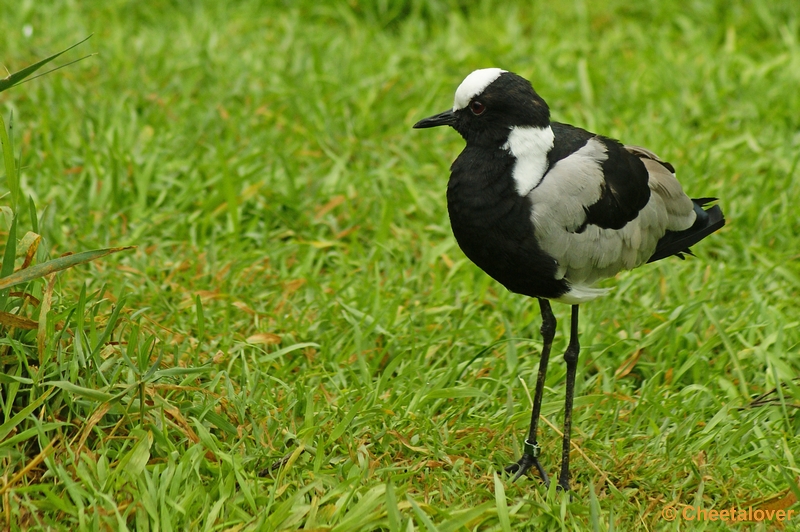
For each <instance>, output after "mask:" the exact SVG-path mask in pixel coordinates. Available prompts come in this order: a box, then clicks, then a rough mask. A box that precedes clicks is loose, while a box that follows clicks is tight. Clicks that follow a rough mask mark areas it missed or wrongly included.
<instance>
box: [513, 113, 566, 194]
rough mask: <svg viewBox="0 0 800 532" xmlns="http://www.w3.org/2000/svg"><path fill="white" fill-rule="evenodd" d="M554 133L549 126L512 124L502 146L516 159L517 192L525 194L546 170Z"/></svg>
mask: <svg viewBox="0 0 800 532" xmlns="http://www.w3.org/2000/svg"><path fill="white" fill-rule="evenodd" d="M554 140H555V135H553V130H552V129H551V128H550V126H547V127H532V126H514V127H512V128H511V132H510V133H509V134H508V140H507V141H506V143H505V144H504V145H503V148H505V149H506V150H508V151H510V152H511V155H513V156H514V158H516V159H517V162H516V164H514V170H513V173H512V175H513V177H514V183H515V184H516V187H517V194H519V195H520V196H527V195H528V194H529V193H530V191H531V190H533V189H534V188H535V187H536V185H538V184H539V183H540V182H541V181H542V178H543V177H544V174H545V172H547V154H548V153H549V152H550V150H552V149H553V141H554Z"/></svg>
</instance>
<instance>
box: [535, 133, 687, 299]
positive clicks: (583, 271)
mask: <svg viewBox="0 0 800 532" xmlns="http://www.w3.org/2000/svg"><path fill="white" fill-rule="evenodd" d="M625 149H626V150H628V151H629V152H630V153H632V154H634V155H636V156H638V157H640V158H641V160H642V162H643V163H644V165H645V168H646V169H647V172H648V177H649V180H648V185H649V187H650V191H651V194H650V200H649V201H648V203H647V204H646V205H645V206H644V208H642V210H641V211H639V214H638V215H637V216H636V218H634V219H633V220H631V221H630V222H628V223H627V224H625V226H623V227H622V228H621V229H606V228H601V227H598V226H596V225H593V224H587V225H585V227H583V229H582V230H580V231H579V228H581V227H582V224H583V223H584V221H585V220H586V210H585V209H586V208H587V207H588V206H590V205H592V204H594V203H595V202H596V201H597V200H598V198H599V197H600V194H601V188H602V186H603V183H604V176H603V169H602V166H601V165H602V163H603V161H604V160H605V159H606V158H607V155H606V152H605V147H604V145H603V143H602V142H600V141H599V140H597V139H590V140H589V142H587V144H586V145H585V146H583V147H582V148H581V149H579V150H578V151H576V152H575V153H573V154H571V155H569V156H568V157H565V158H564V159H561V160H559V161H558V162H557V163H556V164H555V165H554V166H553V167H552V168H550V169H549V171H548V172H547V174H546V175H545V176H544V178H543V179H542V181H541V182H540V183H539V185H538V186H537V187H536V188H534V189H533V190H532V191H531V192H530V193H529V195H528V197H529V198H530V200H531V202H532V204H533V205H532V219H533V224H534V228H535V231H536V236H537V239H538V240H539V243H540V245H541V247H542V249H543V250H544V251H545V252H547V253H548V254H549V255H551V256H552V257H553V258H555V259H556V261H557V262H558V273H557V276H558V277H559V278H564V279H566V280H567V281H568V282H569V283H570V285H571V286H577V287H581V288H582V289H584V290H585V289H588V287H590V286H591V285H592V284H593V283H595V282H596V281H599V280H601V279H604V278H607V277H613V276H614V275H616V274H617V273H618V272H619V271H621V270H629V269H633V268H635V267H637V266H640V265H642V264H644V263H645V262H647V259H648V258H650V256H651V255H652V254H653V251H654V250H655V248H656V244H657V242H658V240H659V239H660V238H661V237H662V236H664V233H666V231H667V230H670V231H681V230H684V229H687V228H689V227H691V225H692V224H693V223H694V220H695V216H696V215H695V213H694V207H693V204H692V201H691V199H690V198H689V197H688V196H687V195H686V194H685V193H684V192H683V189H682V188H681V186H680V183H678V180H677V179H676V178H675V175H674V174H673V173H672V171H671V170H670V169H671V168H672V166H671V165H669V163H664V162H663V161H661V159H659V158H658V156H656V155H655V154H654V153H652V152H651V151H649V150H646V149H644V148H639V147H636V146H625ZM590 291H591V290H590ZM597 295H599V294H597ZM594 297H596V296H594Z"/></svg>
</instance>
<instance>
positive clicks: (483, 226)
mask: <svg viewBox="0 0 800 532" xmlns="http://www.w3.org/2000/svg"><path fill="white" fill-rule="evenodd" d="M514 162H515V159H514V157H513V156H511V154H510V153H508V152H507V151H505V150H486V149H481V148H474V147H472V148H471V147H467V148H465V149H464V151H463V152H461V155H459V156H458V158H457V159H456V160H455V162H454V163H453V166H452V167H451V175H450V182H449V183H448V185H447V210H448V212H449V213H450V224H451V225H452V227H453V234H454V235H455V237H456V241H458V245H459V246H460V247H461V250H462V251H463V252H464V254H465V255H466V256H467V257H469V259H470V260H471V261H472V262H474V263H475V264H477V265H478V267H479V268H481V269H482V270H483V271H485V272H486V273H487V274H489V275H490V276H491V277H493V278H494V279H495V280H496V281H498V282H500V283H501V284H502V285H503V286H505V287H506V288H508V289H509V290H511V291H512V292H516V293H519V294H524V295H527V296H531V297H548V298H556V297H559V296H561V295H563V294H564V293H565V292H566V291H567V290H568V286H567V284H566V282H565V281H563V280H556V279H555V273H556V261H555V260H554V259H553V258H552V257H550V256H549V255H547V254H546V253H544V252H543V251H542V250H541V248H540V247H539V245H538V243H537V242H536V239H535V236H534V227H533V222H532V221H531V202H530V200H529V199H528V198H527V197H520V196H519V195H518V194H517V191H516V188H515V184H514V179H513V177H512V170H513V168H514Z"/></svg>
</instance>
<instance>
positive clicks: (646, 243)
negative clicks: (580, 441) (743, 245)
mask: <svg viewBox="0 0 800 532" xmlns="http://www.w3.org/2000/svg"><path fill="white" fill-rule="evenodd" d="M445 125H446V126H451V127H453V128H454V129H455V130H456V131H458V132H459V133H460V134H461V136H462V137H464V140H465V141H466V143H467V145H466V147H465V148H464V151H462V152H461V154H460V155H459V156H458V158H457V159H456V160H455V162H453V164H452V166H451V167H450V171H451V174H450V181H449V182H448V184H447V210H448V212H449V214H450V223H451V225H452V228H453V234H454V235H455V237H456V240H457V241H458V245H459V246H460V247H461V249H462V250H463V251H464V254H465V255H466V256H467V257H469V259H470V260H472V261H473V262H474V263H475V264H477V265H478V267H480V268H481V269H482V270H483V271H485V272H486V273H488V274H489V275H490V276H492V277H493V278H494V279H495V280H497V281H498V282H500V283H501V284H502V285H503V286H505V287H506V288H507V289H509V290H510V291H512V292H516V293H519V294H524V295H526V296H530V297H535V298H537V299H538V301H539V307H540V309H541V313H542V327H541V334H542V337H543V346H542V358H541V361H540V363H539V374H538V377H537V379H536V391H535V394H534V402H533V411H532V412H531V424H530V432H529V433H528V437H527V439H526V440H525V444H524V447H523V448H524V452H523V454H522V457H521V458H520V459H519V461H517V462H516V463H514V464H511V465H509V466H508V467H506V471H507V472H509V473H512V474H514V473H516V475H515V477H514V480H516V479H518V478H519V477H520V476H522V475H523V474H525V473H526V472H527V471H528V470H529V469H530V468H531V467H533V466H535V467H536V469H537V470H538V472H539V475H540V476H541V477H542V479H543V480H544V483H545V484H549V480H548V477H547V474H546V473H545V471H544V469H543V468H542V466H541V464H540V463H539V459H538V456H539V452H540V447H539V444H538V443H537V441H536V430H537V425H538V421H539V411H540V408H541V403H542V392H543V389H544V383H545V377H546V373H547V362H548V358H549V356H550V348H551V346H552V343H553V337H554V335H555V328H556V320H555V317H554V316H553V312H552V310H551V308H550V302H549V301H550V300H553V301H558V302H561V303H567V304H569V305H572V323H571V328H570V338H569V344H568V347H567V350H566V352H565V353H564V360H565V361H566V365H567V383H566V388H567V389H566V401H565V405H564V439H563V442H562V447H561V460H562V461H561V473H560V475H559V477H558V485H559V487H560V488H561V489H563V490H569V450H570V433H571V426H572V398H573V394H574V387H575V371H576V369H577V365H578V352H579V345H578V304H579V303H583V302H586V301H590V300H592V299H594V298H596V297H598V296H601V295H603V294H605V293H606V292H607V291H608V289H602V288H596V287H594V286H593V285H594V284H595V283H596V282H597V281H599V280H601V279H605V278H608V277H613V276H614V275H616V274H617V273H618V272H620V271H622V270H630V269H632V268H636V267H637V266H641V265H642V264H645V263H647V262H653V261H655V260H659V259H663V258H665V257H668V256H670V255H677V256H679V257H681V258H683V254H684V253H690V251H689V246H691V245H692V244H695V243H697V242H699V241H700V240H702V239H703V238H705V237H706V236H708V235H710V234H711V233H713V232H714V231H716V230H718V229H719V228H721V227H722V226H723V225H725V218H724V217H723V214H722V211H721V210H720V208H719V207H718V206H713V207H710V208H707V209H704V208H703V207H704V206H706V205H707V204H708V203H710V202H711V201H713V200H714V199H715V198H701V199H690V198H689V197H688V196H687V195H686V194H685V193H684V192H683V189H682V188H681V185H680V184H679V183H678V181H677V179H676V178H675V169H674V168H673V166H672V165H671V164H670V163H668V162H666V161H662V160H661V159H660V158H659V157H658V156H657V155H656V154H654V153H653V152H651V151H649V150H647V149H645V148H640V147H638V146H626V145H623V144H621V143H620V142H618V141H616V140H614V139H610V138H607V137H603V136H600V135H595V134H594V133H590V132H588V131H585V130H583V129H580V128H578V127H574V126H570V125H568V124H561V123H559V122H551V121H550V110H549V108H548V107H547V104H546V103H545V101H544V100H543V99H542V98H541V97H540V96H539V95H538V94H537V93H536V91H534V90H533V87H532V86H531V84H530V82H528V81H527V80H526V79H524V78H522V77H520V76H518V75H516V74H514V73H512V72H508V71H505V70H501V69H499V68H487V69H483V70H476V71H475V72H473V73H471V74H470V75H469V76H467V77H466V78H465V79H464V81H463V82H462V83H461V85H460V86H459V87H458V89H457V90H456V95H455V103H454V104H453V108H452V109H449V110H447V111H445V112H443V113H440V114H438V115H435V116H432V117H430V118H425V119H424V120H420V121H419V122H417V123H416V124H415V125H414V127H415V128H428V127H435V126H445Z"/></svg>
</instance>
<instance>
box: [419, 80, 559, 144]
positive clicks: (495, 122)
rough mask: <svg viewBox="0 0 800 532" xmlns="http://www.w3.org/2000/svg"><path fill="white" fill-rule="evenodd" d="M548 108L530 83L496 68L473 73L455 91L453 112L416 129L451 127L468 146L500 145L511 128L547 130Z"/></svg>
mask: <svg viewBox="0 0 800 532" xmlns="http://www.w3.org/2000/svg"><path fill="white" fill-rule="evenodd" d="M549 124H550V109H549V108H548V107H547V104H546V103H545V101H544V100H543V99H542V98H541V97H540V96H539V95H538V94H536V91H534V90H533V87H532V86H531V84H530V82H529V81H528V80H526V79H525V78H522V77H520V76H518V75H516V74H514V73H513V72H508V71H506V70H500V69H499V68H486V69H482V70H476V71H475V72H473V73H472V74H470V75H469V76H467V77H466V78H465V79H464V81H462V82H461V85H459V87H458V89H457V90H456V97H455V102H454V103H453V109H452V110H448V111H445V112H443V113H439V114H438V115H435V116H431V117H429V118H425V119H423V120H420V121H419V122H417V123H416V124H414V127H415V128H427V127H436V126H452V127H453V128H454V129H455V130H456V131H458V132H459V133H460V134H461V136H462V137H464V140H466V141H467V144H484V145H489V146H492V147H495V146H501V145H503V144H504V143H505V142H506V140H507V139H508V133H509V131H510V130H511V128H512V127H514V126H534V127H547V126H548V125H549Z"/></svg>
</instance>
